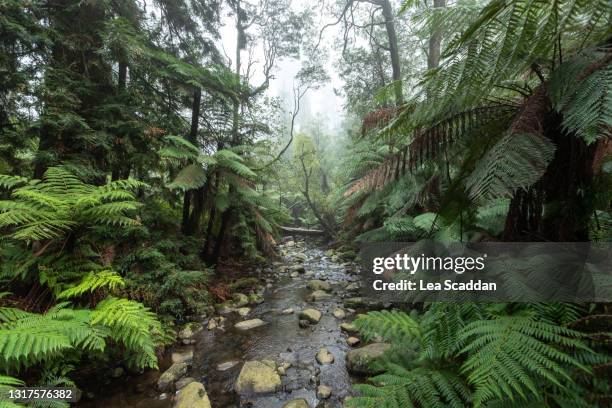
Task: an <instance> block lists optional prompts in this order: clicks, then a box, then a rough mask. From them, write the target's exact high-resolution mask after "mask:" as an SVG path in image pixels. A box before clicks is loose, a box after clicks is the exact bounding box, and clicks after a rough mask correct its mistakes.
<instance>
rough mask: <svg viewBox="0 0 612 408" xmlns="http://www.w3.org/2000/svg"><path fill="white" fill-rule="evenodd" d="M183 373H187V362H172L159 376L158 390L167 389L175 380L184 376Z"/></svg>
mask: <svg viewBox="0 0 612 408" xmlns="http://www.w3.org/2000/svg"><path fill="white" fill-rule="evenodd" d="M185 374H187V363H174V364H172V365H171V366H170V368H169V369H167V370H166V371H164V372H163V374H162V375H160V376H159V380H157V388H159V390H160V391H167V390H168V389H170V387H171V386H172V385H174V383H175V382H176V381H177V380H179V379H180V378H181V377H184V376H185Z"/></svg>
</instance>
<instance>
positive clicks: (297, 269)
mask: <svg viewBox="0 0 612 408" xmlns="http://www.w3.org/2000/svg"><path fill="white" fill-rule="evenodd" d="M291 270H292V271H293V272H297V273H306V268H304V265H294V266H292V267H291Z"/></svg>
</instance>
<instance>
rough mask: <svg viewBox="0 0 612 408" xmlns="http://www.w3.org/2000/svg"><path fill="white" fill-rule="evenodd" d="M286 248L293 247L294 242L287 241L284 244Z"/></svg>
mask: <svg viewBox="0 0 612 408" xmlns="http://www.w3.org/2000/svg"><path fill="white" fill-rule="evenodd" d="M284 245H285V246H286V247H287V248H291V247H292V246H295V242H293V241H287V242H285V244H284Z"/></svg>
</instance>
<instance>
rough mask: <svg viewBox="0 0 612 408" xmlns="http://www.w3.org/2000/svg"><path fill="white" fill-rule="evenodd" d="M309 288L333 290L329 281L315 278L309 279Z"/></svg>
mask: <svg viewBox="0 0 612 408" xmlns="http://www.w3.org/2000/svg"><path fill="white" fill-rule="evenodd" d="M308 288H309V289H311V290H324V291H326V292H329V291H330V290H332V286H331V284H330V283H329V282H325V281H322V280H320V279H313V280H311V281H309V282H308Z"/></svg>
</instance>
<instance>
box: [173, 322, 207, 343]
mask: <svg viewBox="0 0 612 408" xmlns="http://www.w3.org/2000/svg"><path fill="white" fill-rule="evenodd" d="M201 330H202V325H201V324H199V323H187V324H186V325H185V326H184V327H183V329H182V330H181V331H180V332H179V333H178V338H179V339H181V341H182V343H183V344H193V343H195V340H194V339H193V337H194V336H195V335H196V334H198V333H199V332H200V331H201Z"/></svg>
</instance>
